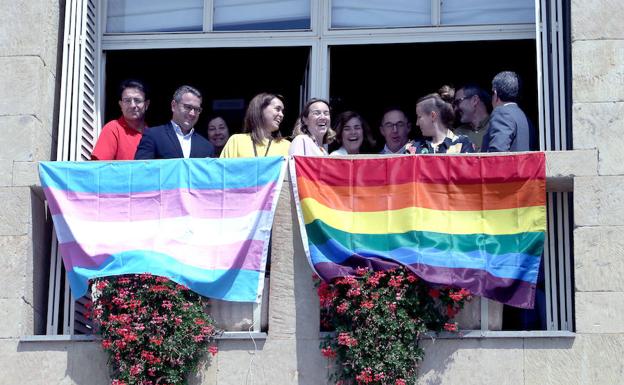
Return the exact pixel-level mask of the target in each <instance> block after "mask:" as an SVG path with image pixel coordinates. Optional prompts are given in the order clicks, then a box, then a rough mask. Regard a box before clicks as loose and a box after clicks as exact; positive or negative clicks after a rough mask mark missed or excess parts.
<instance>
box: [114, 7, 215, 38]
mask: <svg viewBox="0 0 624 385" xmlns="http://www.w3.org/2000/svg"><path fill="white" fill-rule="evenodd" d="M203 20H204V0H176V1H170V0H108V13H107V17H106V32H109V33H112V32H171V31H201V30H202V29H203V27H202V26H203Z"/></svg>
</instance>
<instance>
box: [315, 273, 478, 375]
mask: <svg viewBox="0 0 624 385" xmlns="http://www.w3.org/2000/svg"><path fill="white" fill-rule="evenodd" d="M356 274H357V277H345V278H339V279H336V280H334V281H333V282H332V283H326V282H320V280H319V281H318V283H317V290H318V295H319V300H320V303H321V326H322V327H323V328H324V329H325V330H332V329H333V330H335V334H332V335H330V336H328V337H327V339H326V340H325V341H323V342H322V343H321V353H322V354H323V355H324V356H325V357H327V358H330V359H332V358H334V359H335V360H336V363H337V364H336V365H335V368H334V369H335V370H334V373H332V375H331V377H332V378H333V379H334V380H335V381H336V384H339V385H346V384H374V385H406V384H416V378H417V368H418V364H419V362H420V361H421V360H422V358H423V357H424V350H423V348H422V347H420V346H419V345H418V340H419V338H420V337H421V336H422V334H423V333H425V332H427V331H428V330H432V331H441V330H446V331H457V323H456V322H450V319H451V318H453V317H454V316H455V315H456V314H457V312H458V311H459V310H460V309H461V308H462V307H463V305H464V302H465V301H466V300H468V299H470V298H471V297H470V292H469V291H467V290H465V289H453V288H448V287H431V286H429V285H428V284H426V283H425V282H423V281H421V280H420V279H419V278H418V277H416V276H415V275H414V274H412V273H411V272H409V271H408V270H406V269H405V268H397V269H394V270H388V271H377V272H373V271H371V270H369V269H363V268H358V269H357V270H356Z"/></svg>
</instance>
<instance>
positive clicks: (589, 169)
mask: <svg viewBox="0 0 624 385" xmlns="http://www.w3.org/2000/svg"><path fill="white" fill-rule="evenodd" d="M597 173H598V157H597V154H596V150H574V151H549V152H548V154H547V156H546V176H547V177H549V178H553V177H554V178H556V177H574V176H592V175H597Z"/></svg>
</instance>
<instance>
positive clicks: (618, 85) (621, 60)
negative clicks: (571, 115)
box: [572, 2, 624, 103]
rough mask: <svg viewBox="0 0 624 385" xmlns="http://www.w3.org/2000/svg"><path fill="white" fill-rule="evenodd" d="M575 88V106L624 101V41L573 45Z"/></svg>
mask: <svg viewBox="0 0 624 385" xmlns="http://www.w3.org/2000/svg"><path fill="white" fill-rule="evenodd" d="M589 3H590V4H592V6H595V5H593V4H594V3H592V2H589ZM605 11H607V10H605ZM588 58H594V60H588ZM572 88H573V89H572V98H573V100H574V102H575V103H581V102H592V103H595V102H615V101H622V100H624V40H596V41H576V42H574V43H573V44H572Z"/></svg>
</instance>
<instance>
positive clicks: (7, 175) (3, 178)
mask: <svg viewBox="0 0 624 385" xmlns="http://www.w3.org/2000/svg"><path fill="white" fill-rule="evenodd" d="M0 120H1V119H0ZM1 140H2V139H0V141H1ZM1 157H2V155H0V158H1ZM12 185H13V161H12V160H3V159H0V187H9V186H12Z"/></svg>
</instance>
